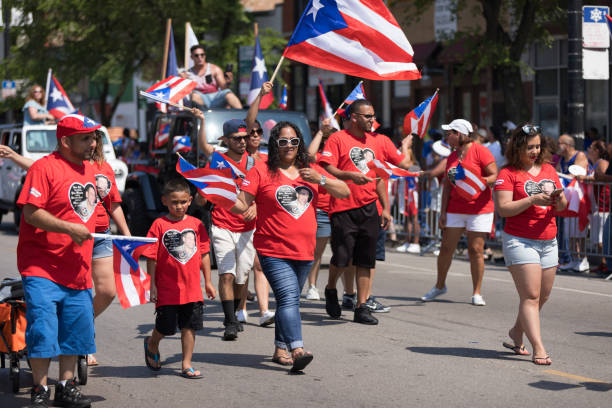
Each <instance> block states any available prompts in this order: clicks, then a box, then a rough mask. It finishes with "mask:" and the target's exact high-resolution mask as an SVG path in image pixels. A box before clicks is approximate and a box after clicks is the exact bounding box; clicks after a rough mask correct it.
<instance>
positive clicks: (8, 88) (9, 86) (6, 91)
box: [2, 79, 17, 99]
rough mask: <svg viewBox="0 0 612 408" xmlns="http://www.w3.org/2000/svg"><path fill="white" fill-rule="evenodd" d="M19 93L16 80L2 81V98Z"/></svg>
mask: <svg viewBox="0 0 612 408" xmlns="http://www.w3.org/2000/svg"><path fill="white" fill-rule="evenodd" d="M16 95H17V86H16V84H15V81H11V80H10V79H9V80H4V81H2V99H6V98H10V97H13V96H16Z"/></svg>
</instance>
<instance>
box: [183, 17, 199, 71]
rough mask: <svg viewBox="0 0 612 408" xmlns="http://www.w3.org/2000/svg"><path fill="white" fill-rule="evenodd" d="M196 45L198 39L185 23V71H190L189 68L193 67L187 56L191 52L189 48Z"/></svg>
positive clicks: (189, 25)
mask: <svg viewBox="0 0 612 408" xmlns="http://www.w3.org/2000/svg"><path fill="white" fill-rule="evenodd" d="M198 44H199V43H198V37H196V35H195V33H194V32H193V29H192V28H191V24H189V23H185V69H191V67H193V65H194V63H193V60H192V59H191V58H190V57H189V54H190V52H191V47H193V46H194V45H198Z"/></svg>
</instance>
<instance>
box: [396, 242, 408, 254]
mask: <svg viewBox="0 0 612 408" xmlns="http://www.w3.org/2000/svg"><path fill="white" fill-rule="evenodd" d="M409 246H410V244H409V243H407V242H404V243H403V244H402V245H400V246H398V247H397V248H395V250H396V251H397V252H406V251H408V247H409Z"/></svg>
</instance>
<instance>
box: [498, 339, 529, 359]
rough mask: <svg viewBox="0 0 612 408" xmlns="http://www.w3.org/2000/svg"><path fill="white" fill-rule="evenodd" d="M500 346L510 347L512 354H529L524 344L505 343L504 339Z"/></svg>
mask: <svg viewBox="0 0 612 408" xmlns="http://www.w3.org/2000/svg"><path fill="white" fill-rule="evenodd" d="M502 346H504V347H505V348H507V349H510V350H512V351H514V354H516V355H518V356H528V355H529V352H528V351H527V349H526V348H525V345H524V344H521V345H520V346H515V345H514V344H510V343H506V342H505V341H504V342H503V343H502Z"/></svg>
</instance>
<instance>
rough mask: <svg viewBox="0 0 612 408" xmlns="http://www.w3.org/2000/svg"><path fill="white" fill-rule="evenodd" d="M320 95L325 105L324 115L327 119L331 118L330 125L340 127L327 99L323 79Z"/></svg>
mask: <svg viewBox="0 0 612 408" xmlns="http://www.w3.org/2000/svg"><path fill="white" fill-rule="evenodd" d="M319 96H321V104H322V105H323V116H324V117H325V119H331V123H330V125H331V126H332V127H334V128H336V129H340V125H339V124H338V121H337V120H336V118H335V117H334V114H333V113H332V109H331V105H330V104H329V102H328V101H327V96H325V90H324V89H323V82H321V80H319Z"/></svg>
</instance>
